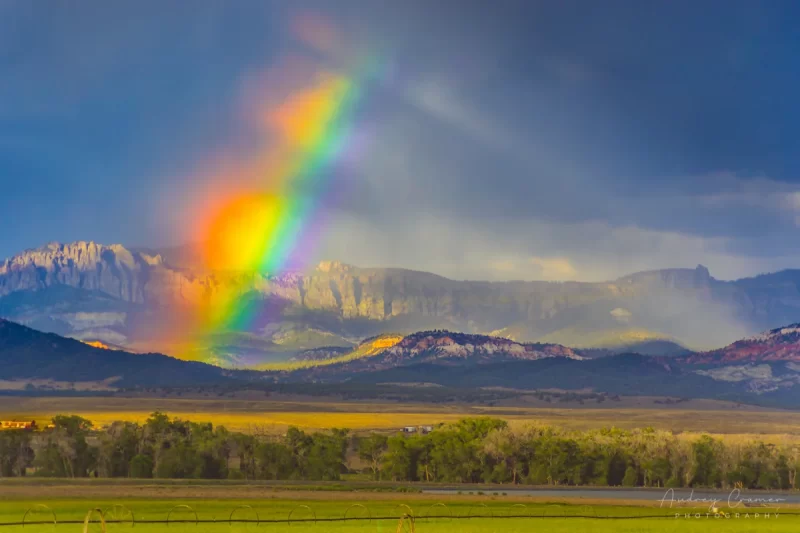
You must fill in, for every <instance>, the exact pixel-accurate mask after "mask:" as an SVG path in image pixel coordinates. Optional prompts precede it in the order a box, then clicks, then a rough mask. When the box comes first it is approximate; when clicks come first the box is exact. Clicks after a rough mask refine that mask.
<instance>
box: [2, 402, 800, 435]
mask: <svg viewBox="0 0 800 533" xmlns="http://www.w3.org/2000/svg"><path fill="white" fill-rule="evenodd" d="M636 402H639V403H638V404H637V403H636ZM642 402H643V403H642ZM153 411H163V412H166V413H169V414H170V415H171V416H177V417H180V418H184V419H188V420H193V421H204V422H212V423H213V424H215V425H224V426H226V427H227V428H228V429H231V430H234V431H243V432H250V431H253V432H256V431H257V432H259V433H283V432H284V431H285V430H286V428H287V427H288V426H297V427H300V428H303V429H306V430H316V429H326V428H331V427H339V428H349V429H351V430H354V431H369V430H393V429H398V428H401V427H403V426H413V425H435V424H437V423H440V422H453V421H455V420H458V419H461V418H464V417H470V416H493V417H497V418H503V419H505V420H508V422H509V423H510V424H512V425H517V424H526V423H531V422H536V423H542V424H549V425H554V426H559V427H564V428H568V429H574V430H586V429H594V428H600V427H611V426H615V427H619V428H625V429H630V428H637V427H647V426H652V427H654V428H657V429H664V430H670V431H673V432H679V433H701V432H707V433H712V434H727V435H729V436H730V438H733V436H734V435H737V436H742V437H744V436H746V437H748V438H751V437H753V436H755V437H756V438H760V439H763V440H768V441H774V442H785V441H786V440H787V439H792V440H794V438H795V436H800V413H798V412H791V411H769V410H761V409H757V408H752V407H746V406H738V407H737V406H735V405H733V404H725V403H722V402H708V401H706V402H687V403H686V404H684V405H683V406H682V407H680V408H678V407H671V408H663V407H654V404H652V403H650V404H648V403H647V399H641V398H637V399H635V401H634V400H631V401H624V402H621V405H620V406H619V407H616V406H613V405H612V406H608V407H597V406H595V407H575V408H571V407H538V406H536V407H528V406H505V407H499V406H494V407H488V406H476V405H453V404H441V405H434V404H400V403H388V402H387V403H380V402H375V401H370V402H358V401H351V402H344V401H337V400H333V399H331V400H330V401H325V400H320V399H308V398H303V399H299V398H275V397H274V396H272V397H269V398H264V397H263V396H261V397H259V398H257V399H247V398H241V397H240V398H178V397H169V398H155V397H118V396H114V397H66V398H65V397H49V398H48V397H40V398H29V397H5V398H0V420H31V419H33V420H36V421H37V423H38V424H45V423H47V422H48V421H49V419H50V418H51V417H53V416H54V415H56V414H77V415H81V416H83V417H85V418H88V419H89V420H91V421H92V422H93V423H94V424H95V425H97V426H103V425H105V424H109V423H111V422H113V421H115V420H125V421H135V422H142V421H144V420H145V419H146V418H147V417H148V415H149V414H150V413H152V412H153Z"/></svg>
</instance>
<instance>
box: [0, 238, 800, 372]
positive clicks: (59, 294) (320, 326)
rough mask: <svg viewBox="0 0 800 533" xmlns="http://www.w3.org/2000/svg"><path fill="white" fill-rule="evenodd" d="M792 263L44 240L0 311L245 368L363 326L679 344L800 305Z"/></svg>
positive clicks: (337, 343)
mask: <svg viewBox="0 0 800 533" xmlns="http://www.w3.org/2000/svg"><path fill="white" fill-rule="evenodd" d="M798 287H800V270H785V271H781V272H777V273H773V274H765V275H761V276H757V277H753V278H746V279H740V280H734V281H722V280H717V279H715V278H714V277H712V276H711V274H710V273H709V271H708V270H707V269H706V268H705V267H703V266H697V267H696V268H693V269H680V268H678V269H665V270H657V271H650V272H640V273H636V274H631V275H629V276H625V277H622V278H619V279H617V280H613V281H608V282H597V283H584V282H543V281H509V282H487V281H458V280H451V279H447V278H443V277H441V276H437V275H435V274H431V273H426V272H417V271H411V270H402V269H393V268H358V267H355V266H351V265H346V264H342V263H338V262H330V261H329V262H322V263H320V264H319V265H318V266H317V267H316V268H313V269H310V270H309V271H307V272H287V273H282V274H279V275H268V274H251V273H250V274H243V273H237V272H219V271H207V270H205V269H204V268H202V266H200V264H199V261H198V260H197V254H196V253H194V252H193V248H191V247H183V248H173V249H165V250H148V249H131V248H126V247H124V246H121V245H102V244H97V243H93V242H75V243H71V244H59V243H51V244H48V245H46V246H43V247H41V248H38V249H33V250H27V251H24V252H22V253H20V254H18V255H16V256H14V257H11V258H9V259H7V260H5V261H4V262H2V263H0V317H4V318H7V319H9V320H12V321H15V322H18V323H20V324H24V325H27V326H30V327H32V328H35V329H38V330H42V331H45V332H52V333H57V334H59V335H63V336H69V337H73V338H76V339H79V340H84V341H100V342H103V343H106V344H109V345H114V346H116V347H121V348H124V349H125V350H127V351H130V352H161V353H166V354H175V355H177V354H179V353H180V355H181V356H185V357H188V358H191V359H197V360H202V361H205V362H209V363H212V364H215V365H219V366H225V367H232V368H253V367H260V366H263V365H269V364H273V363H281V362H289V361H291V360H293V359H294V360H295V361H296V360H298V358H300V359H302V358H303V357H305V356H304V355H303V354H307V353H308V352H309V351H314V350H321V351H322V352H328V353H329V354H331V353H333V352H337V353H338V354H339V355H341V354H342V353H346V352H347V350H350V349H352V348H353V347H356V346H358V345H359V343H360V342H361V341H363V340H364V339H365V338H369V337H372V336H375V335H380V334H385V333H389V332H391V333H397V334H401V335H407V334H410V333H413V332H417V331H420V330H431V329H447V330H452V331H461V332H465V333H470V334H480V335H491V336H493V337H502V338H506V339H509V340H511V341H515V342H517V343H523V344H524V343H543V344H548V343H549V344H560V345H566V346H570V347H572V348H574V349H576V350H578V351H580V352H581V353H583V354H584V355H588V356H590V357H591V356H596V355H613V354H616V353H624V352H629V351H635V352H644V353H648V354H649V355H655V356H668V355H669V356H679V357H680V356H684V355H685V354H686V353H687V352H689V351H690V350H693V351H707V350H712V349H717V348H719V347H721V346H725V345H728V344H730V343H731V342H734V341H736V340H737V339H741V338H743V337H749V336H752V335H754V334H756V333H758V332H759V331H764V330H768V329H772V328H778V327H782V326H783V325H785V324H789V323H793V322H796V321H797V320H798V317H800V290H799V289H798ZM231 291H235V292H236V293H237V294H239V295H240V299H241V301H242V302H246V303H247V304H248V305H252V306H255V307H256V308H259V309H265V310H268V312H265V313H261V315H260V316H259V317H258V318H257V319H256V320H254V321H253V323H252V324H251V325H250V327H249V328H248V329H247V330H244V331H216V332H214V333H206V334H205V338H204V339H203V342H202V343H198V344H199V345H200V346H202V348H195V349H196V350H198V351H197V352H196V353H188V354H187V353H186V349H185V347H183V346H178V345H177V344H176V343H177V342H178V341H176V339H175V335H174V332H175V331H176V330H177V329H180V326H181V322H180V321H181V320H182V317H184V316H188V315H190V314H191V313H192V311H193V310H194V309H196V308H197V307H198V306H201V305H203V304H204V303H208V302H212V303H213V302H214V301H215V299H218V298H221V297H222V296H221V295H223V294H226V293H227V294H229V293H230V292H231Z"/></svg>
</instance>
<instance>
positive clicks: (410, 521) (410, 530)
mask: <svg viewBox="0 0 800 533" xmlns="http://www.w3.org/2000/svg"><path fill="white" fill-rule="evenodd" d="M395 533H416V528H415V527H414V517H413V516H410V515H407V514H404V515H403V516H401V517H400V521H399V522H397V530H396V531H395Z"/></svg>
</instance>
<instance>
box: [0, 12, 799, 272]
mask: <svg viewBox="0 0 800 533" xmlns="http://www.w3.org/2000/svg"><path fill="white" fill-rule="evenodd" d="M309 20H310V21H312V22H313V23H312V24H303V23H302V21H309ZM796 20H800V4H798V3H796V2H791V1H786V2H782V1H777V0H776V1H772V2H752V1H743V2H738V1H719V2H717V1H712V0H709V1H705V2H700V3H698V2H691V1H677V0H676V1H671V2H639V1H635V0H633V1H614V0H610V1H607V2H602V3H600V2H584V1H580V0H578V1H570V0H558V1H556V0H553V1H542V2H539V1H533V0H520V1H511V0H496V1H493V2H488V1H483V0H433V1H431V0H410V1H404V2H399V1H381V0H364V1H355V0H337V1H336V2H330V1H324V0H320V1H301V0H292V1H291V2H290V1H288V0H284V1H274V2H269V1H267V0H252V1H249V0H241V1H238V2H219V1H216V0H195V1H189V0H176V1H174V2H167V3H164V2H158V1H155V0H143V1H139V2H105V1H99V0H86V1H83V2H79V3H75V2H68V1H59V0H53V1H51V2H44V1H29V0H19V1H17V0H0V227H2V228H3V230H4V231H3V232H2V234H0V235H2V237H0V257H9V256H11V255H13V254H15V253H18V252H20V251H21V250H23V249H27V248H33V247H37V246H41V245H43V244H45V243H47V242H50V241H60V242H71V241H76V240H94V241H96V242H101V243H106V244H111V243H122V244H124V245H126V246H132V247H135V246H142V247H150V248H157V247H165V246H175V245H180V244H182V243H186V242H190V241H191V240H192V239H195V238H196V237H197V233H196V231H195V230H196V227H197V225H198V224H199V222H198V220H197V217H198V216H199V215H198V210H199V208H198V206H202V205H205V204H204V202H206V201H207V198H206V199H204V195H209V194H219V191H220V188H225V187H230V188H237V187H241V186H243V184H242V183H238V182H236V180H237V179H238V178H237V177H236V176H233V177H231V176H227V175H226V176H223V178H224V179H221V178H220V172H219V168H221V167H225V166H226V165H236V164H237V163H238V162H239V160H248V158H252V157H253V152H254V151H255V152H258V150H257V149H254V148H253V147H254V145H258V146H261V147H263V144H264V143H265V142H268V139H267V140H265V139H264V136H263V132H259V131H258V130H257V129H256V128H254V126H253V120H252V115H253V109H254V108H257V107H258V106H257V105H255V104H254V102H257V103H259V105H260V104H261V103H263V102H265V101H268V102H272V104H271V105H279V104H275V102H274V101H275V100H279V99H280V98H285V97H286V92H285V86H286V85H287V83H288V82H291V81H292V79H291V78H292V77H293V76H295V74H293V72H294V71H293V70H292V68H291V66H292V65H295V64H298V62H299V63H300V64H303V65H312V67H311V68H312V69H324V70H326V71H333V72H337V73H338V74H339V75H341V76H343V77H345V78H346V79H352V80H360V79H362V78H359V75H360V74H361V72H360V70H361V69H362V64H363V62H364V58H369V61H370V62H371V63H372V64H376V65H377V67H378V68H377V70H378V71H379V73H380V75H379V76H375V77H374V79H366V78H364V80H365V81H363V83H362V82H360V81H359V82H358V83H359V84H360V85H359V89H360V94H361V96H360V98H359V101H358V103H357V108H358V109H357V110H356V111H355V113H354V114H353V117H352V124H351V126H352V127H351V128H349V129H350V130H351V134H350V136H349V137H348V140H347V142H346V143H345V144H346V146H345V149H344V152H343V154H344V155H343V156H342V157H340V158H339V160H337V161H336V163H335V164H332V165H330V166H329V167H326V168H323V169H320V170H319V172H320V173H323V174H324V176H323V177H322V178H321V179H322V182H324V184H325V187H324V188H323V189H322V190H320V191H318V192H316V193H313V194H316V195H318V198H316V199H315V201H314V209H315V219H316V220H322V221H323V222H322V223H320V224H318V226H319V227H318V228H317V227H316V226H315V228H316V229H315V231H316V232H317V235H316V236H315V238H314V239H313V244H311V243H310V244H309V245H308V246H307V248H309V252H308V254H307V256H305V257H306V258H307V260H308V263H309V264H313V263H314V262H315V261H318V260H322V259H331V260H339V261H343V262H347V263H352V264H355V265H359V266H393V267H403V268H411V269H418V270H426V271H431V272H434V273H437V274H440V275H443V276H447V277H451V278H455V279H488V280H510V279H523V280H536V279H544V280H572V279H574V280H586V281H597V280H607V279H614V278H616V277H618V276H622V275H625V274H628V273H631V272H635V271H640V270H649V269H658V268H669V267H689V268H694V267H695V266H696V265H697V264H703V265H705V266H707V267H708V268H709V269H710V271H711V274H712V275H713V276H715V277H717V278H720V279H733V278H738V277H743V276H750V275H755V274H759V273H763V272H770V271H776V270H780V269H784V268H798V267H800V240H798V239H797V238H796V236H797V232H798V228H799V227H800V173H799V172H798V171H800V158H798V157H797V154H800V134H798V133H800V132H799V131H798V124H800V99H798V98H797V94H800V54H798V51H800V32H798V31H796V22H795V21H796ZM298 21H301V23H300V25H299V26H298ZM298 27H299V28H300V29H299V30H298ZM287 65H288V66H287ZM287 80H288V81H287ZM288 86H289V87H290V90H289V92H290V93H291V86H292V83H288ZM209 180H212V181H213V184H214V186H213V187H210V186H209V183H210V182H209ZM209 191H213V192H209Z"/></svg>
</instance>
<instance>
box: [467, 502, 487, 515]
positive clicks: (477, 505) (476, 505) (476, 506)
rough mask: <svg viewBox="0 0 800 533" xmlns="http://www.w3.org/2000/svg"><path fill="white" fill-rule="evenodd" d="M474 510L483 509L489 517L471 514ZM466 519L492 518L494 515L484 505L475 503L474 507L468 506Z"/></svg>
mask: <svg viewBox="0 0 800 533" xmlns="http://www.w3.org/2000/svg"><path fill="white" fill-rule="evenodd" d="M476 509H484V510H485V511H488V513H489V516H486V515H485V514H484V515H480V514H472V511H473V510H476ZM467 518H494V513H493V512H492V510H491V509H490V508H489V506H488V505H486V504H485V503H476V504H475V505H472V506H470V508H469V509H467Z"/></svg>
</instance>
